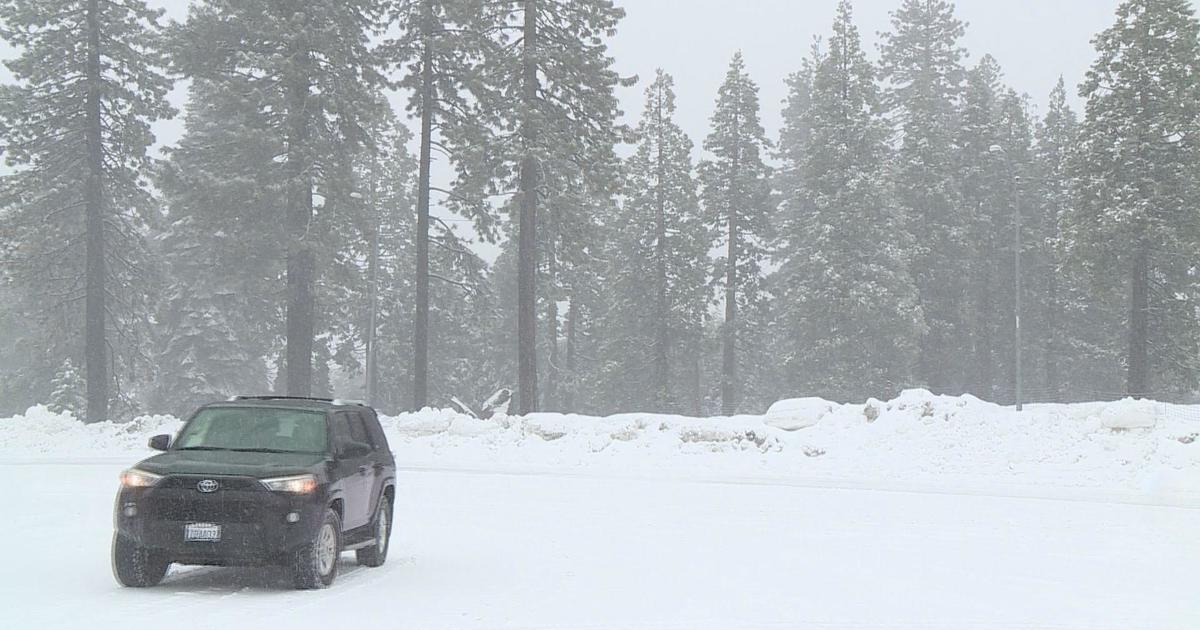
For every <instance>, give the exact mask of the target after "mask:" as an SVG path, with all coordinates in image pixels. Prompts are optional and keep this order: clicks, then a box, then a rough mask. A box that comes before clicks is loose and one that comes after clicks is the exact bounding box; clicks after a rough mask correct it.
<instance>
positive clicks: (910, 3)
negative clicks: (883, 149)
mask: <svg viewBox="0 0 1200 630" xmlns="http://www.w3.org/2000/svg"><path fill="white" fill-rule="evenodd" d="M964 30H965V25H964V24H963V23H962V22H961V21H959V20H958V19H957V18H956V17H955V16H954V5H953V4H952V3H950V2H949V1H947V0H904V3H903V4H902V5H901V7H900V8H899V9H898V10H896V11H895V12H893V13H892V32H890V33H884V34H883V36H882V37H883V41H882V44H881V52H882V65H881V70H882V72H881V76H882V78H883V79H885V80H886V81H887V83H888V87H889V92H888V94H887V104H888V108H889V110H890V114H891V117H892V119H893V121H894V123H895V124H896V126H897V130H898V132H899V142H900V147H899V154H898V155H897V157H896V160H895V162H894V164H895V168H894V169H893V173H892V181H893V182H894V184H895V188H896V197H897V199H898V200H899V203H900V207H901V209H902V210H903V212H904V214H905V216H907V217H909V220H910V221H911V227H910V228H909V229H910V231H911V232H912V233H913V234H914V235H915V236H916V248H915V256H914V259H913V262H912V273H913V276H914V277H915V278H916V282H917V288H918V289H919V291H920V297H921V308H922V311H923V312H924V314H925V321H926V324H927V326H928V333H927V334H926V335H925V338H924V339H923V341H922V344H921V359H920V363H919V370H918V375H919V377H920V378H921V379H922V380H923V381H924V382H925V383H926V384H927V385H928V386H929V387H931V388H932V389H933V390H935V391H939V392H954V391H961V390H963V389H964V388H965V387H966V385H967V383H966V379H965V378H964V377H963V375H965V374H967V373H968V370H967V369H966V363H965V360H964V358H965V357H966V356H968V352H967V350H968V349H969V347H970V328H969V326H968V323H967V321H966V320H967V314H966V311H965V305H966V303H967V300H966V296H967V280H968V278H967V274H965V273H963V272H962V261H964V260H966V259H967V258H968V255H967V250H968V248H967V243H966V241H965V238H964V235H965V231H966V224H967V221H968V220H967V218H966V217H965V216H964V214H963V206H962V203H961V201H960V200H959V199H958V196H957V193H956V189H957V186H956V182H955V174H956V171H957V165H956V164H955V162H954V130H955V128H956V121H955V106H956V103H957V101H958V98H959V96H960V95H961V94H962V89H963V77H964V71H963V68H962V59H963V57H964V56H965V54H966V53H965V51H964V50H963V49H962V47H960V46H959V43H958V42H959V39H960V38H961V37H962V36H963V32H964Z"/></svg>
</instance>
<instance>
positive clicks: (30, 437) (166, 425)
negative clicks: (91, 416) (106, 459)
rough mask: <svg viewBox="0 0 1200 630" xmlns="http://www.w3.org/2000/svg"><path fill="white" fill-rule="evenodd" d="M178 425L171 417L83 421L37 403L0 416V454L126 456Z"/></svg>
mask: <svg viewBox="0 0 1200 630" xmlns="http://www.w3.org/2000/svg"><path fill="white" fill-rule="evenodd" d="M181 424H182V423H181V422H180V421H179V420H178V419H176V418H175V417H174V416H140V417H138V418H135V419H134V420H133V421H131V422H125V423H114V422H100V423H97V424H84V423H82V422H80V421H78V420H76V419H75V417H74V416H72V415H71V414H69V413H54V412H53V411H50V410H49V409H47V408H46V406H45V405H37V406H36V407H30V408H29V410H28V411H26V412H25V413H24V414H23V415H19V416H13V417H11V418H0V457H9V458H11V457H35V456H40V455H52V456H55V457H98V456H101V457H102V456H109V455H111V456H126V455H128V454H131V453H141V452H143V451H145V450H146V448H147V447H146V442H147V441H148V440H149V439H150V436H152V435H158V434H161V433H171V434H174V433H175V432H176V431H178V430H179V427H180V426H181Z"/></svg>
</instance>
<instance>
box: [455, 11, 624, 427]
mask: <svg viewBox="0 0 1200 630" xmlns="http://www.w3.org/2000/svg"><path fill="white" fill-rule="evenodd" d="M480 10H481V11H484V12H486V13H487V14H489V15H492V16H493V17H492V18H491V19H490V20H489V21H488V23H489V24H492V25H493V33H492V34H493V37H492V40H493V42H492V44H491V45H490V46H488V47H487V49H486V50H485V51H484V56H483V58H482V65H481V72H482V73H484V79H485V80H484V83H485V85H486V89H483V90H481V91H480V93H479V94H477V95H476V101H477V103H478V109H477V110H476V112H475V114H476V115H478V116H480V117H481V120H483V121H486V122H487V123H488V124H490V125H491V126H492V128H494V129H499V130H501V133H499V134H497V136H496V137H495V138H494V139H493V141H492V142H490V143H486V145H485V146H478V147H476V154H475V155H474V156H467V155H464V156H463V157H464V159H465V160H467V162H466V163H467V164H470V165H471V166H470V167H469V168H467V169H466V171H467V172H473V174H472V175H471V176H470V177H460V178H459V181H458V186H459V189H460V190H461V191H462V192H463V194H465V195H467V196H468V197H469V198H473V199H480V198H484V197H486V196H487V195H488V194H489V193H498V192H502V191H503V192H510V191H511V192H515V193H516V196H515V203H514V204H512V207H513V210H514V211H515V218H516V220H515V221H514V223H515V227H516V229H515V230H513V235H514V237H515V239H516V243H517V261H516V262H517V291H516V293H515V296H516V299H517V344H516V348H515V350H516V354H517V359H518V360H517V370H516V371H517V380H518V388H517V389H518V391H517V405H516V407H515V409H516V410H517V411H519V412H521V413H528V412H530V411H534V410H536V409H537V408H538V406H539V404H540V402H541V398H540V397H539V395H538V367H537V365H538V361H537V350H538V334H537V329H538V315H537V311H538V304H539V302H538V284H539V279H538V267H539V263H541V265H542V268H543V269H544V271H545V277H544V279H543V280H544V286H545V287H547V290H548V291H549V292H550V293H551V295H553V296H554V297H557V296H558V295H557V294H556V293H555V291H556V290H559V289H560V287H563V286H568V287H569V286H570V284H571V282H572V281H571V280H570V279H569V278H568V279H566V281H564V279H562V278H560V277H559V273H560V270H559V269H558V268H557V267H556V265H557V264H558V263H559V262H562V261H563V260H564V259H563V256H564V254H570V255H574V254H577V253H580V252H585V251H586V246H587V244H588V241H587V240H579V239H571V238H570V235H569V234H568V233H566V232H564V231H563V230H565V229H566V228H574V227H576V226H580V225H594V224H595V220H594V218H593V217H590V216H588V212H589V211H590V210H591V209H594V208H596V207H598V206H603V203H602V202H603V200H604V198H605V196H606V194H608V192H609V191H610V190H611V186H612V183H613V181H614V180H615V179H616V166H617V160H616V156H615V154H614V151H613V147H614V145H615V143H616V142H617V141H618V140H620V138H621V135H622V134H621V131H622V130H621V128H620V127H618V126H617V124H616V119H617V117H618V116H619V115H620V110H619V107H618V102H617V97H616V94H615V89H616V87H617V86H618V85H620V84H622V83H623V81H622V79H621V78H620V77H618V75H617V74H616V72H615V71H614V70H613V68H612V58H611V56H610V55H609V52H608V47H607V44H606V43H605V39H606V37H609V36H611V35H612V33H613V31H614V29H615V27H616V24H617V22H618V21H619V20H620V19H621V18H622V17H623V16H624V11H623V10H621V9H619V8H617V7H615V6H614V5H613V3H612V1H611V0H521V1H519V2H512V1H509V0H484V1H483V2H482V5H481V7H480ZM539 212H541V213H543V214H552V215H553V216H550V217H549V218H543V217H539ZM543 226H548V227H549V228H550V229H549V231H548V233H547V234H545V235H541V234H539V230H541V229H542V227H543ZM547 248H549V249H547ZM556 303H557V302H556V301H555V300H554V298H553V297H552V298H551V299H549V300H547V302H546V308H547V318H546V321H547V326H548V327H552V332H551V334H550V335H548V336H547V337H548V338H549V342H550V343H552V344H557V343H558V333H557V326H558V323H557V316H556V314H555V306H554V305H553V304H556Z"/></svg>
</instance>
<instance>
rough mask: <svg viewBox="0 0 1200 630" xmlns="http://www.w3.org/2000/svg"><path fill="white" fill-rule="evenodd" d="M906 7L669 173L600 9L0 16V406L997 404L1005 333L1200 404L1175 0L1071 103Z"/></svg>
mask: <svg viewBox="0 0 1200 630" xmlns="http://www.w3.org/2000/svg"><path fill="white" fill-rule="evenodd" d="M897 2H898V3H899V4H900V6H899V8H897V9H896V10H895V11H894V12H893V13H892V27H891V29H890V31H889V32H887V33H884V34H883V35H882V42H881V45H880V47H879V51H878V54H868V52H867V51H865V50H864V49H863V46H862V41H861V37H860V35H859V32H858V30H857V29H856V27H855V25H854V20H853V17H852V11H851V5H850V3H849V2H847V1H843V2H840V3H839V5H838V12H837V17H836V20H835V22H834V24H833V26H832V30H831V31H830V32H829V34H828V35H827V36H825V37H823V38H821V39H819V40H817V41H815V42H814V43H813V45H812V48H811V51H809V52H808V53H807V54H805V55H799V56H797V59H796V63H795V67H796V72H795V73H794V74H792V75H791V76H790V77H789V78H788V97H787V99H786V101H785V102H784V103H783V104H782V107H783V127H782V129H781V130H779V132H778V135H777V136H769V135H768V134H767V132H766V131H765V130H764V129H763V126H762V124H761V123H760V119H759V113H760V107H761V105H760V103H759V100H758V93H757V92H758V90H757V86H756V85H755V83H754V81H753V80H752V79H751V78H750V77H749V76H748V74H747V71H746V69H745V66H744V63H743V59H742V57H741V55H740V54H739V55H735V56H734V58H733V60H732V61H731V63H730V65H729V67H728V68H726V69H725V80H724V83H723V84H722V85H721V88H720V90H719V92H718V93H717V95H716V100H715V107H714V109H713V113H712V117H711V129H710V131H709V133H708V135H707V136H706V137H705V138H704V139H703V141H702V144H701V147H702V149H703V151H702V152H701V154H702V155H703V156H704V158H703V159H702V160H701V161H700V163H698V164H695V163H693V161H692V157H691V156H692V155H693V153H694V150H693V149H694V144H693V142H694V141H693V139H691V138H688V137H687V135H686V134H684V133H683V131H682V130H681V129H680V128H679V126H678V125H677V124H676V123H675V121H674V114H675V109H676V102H675V93H674V90H673V81H672V78H671V76H670V74H668V73H667V72H665V71H661V70H660V71H659V72H658V73H657V74H656V75H655V76H654V77H647V78H646V89H645V95H646V99H645V107H644V110H643V111H642V113H641V116H640V119H639V122H638V123H637V125H636V127H633V128H627V127H624V126H622V125H621V124H619V123H618V122H617V121H618V118H619V117H620V115H621V112H620V111H619V106H618V100H617V97H616V95H615V90H616V89H617V88H618V87H620V86H622V85H629V84H630V83H631V82H632V81H634V79H629V78H623V77H621V76H619V75H618V74H617V73H616V72H615V71H614V68H613V58H612V53H611V51H610V50H609V49H608V48H607V44H606V42H607V41H608V40H610V39H611V37H612V36H613V34H614V33H615V31H616V29H618V28H619V26H620V20H621V18H622V17H623V14H624V12H623V11H622V10H621V9H620V8H618V7H616V6H614V5H613V3H612V2H611V1H610V0H279V1H274V2H243V1H242V0H195V2H193V4H192V6H191V8H190V11H189V14H188V17H187V19H186V20H185V21H184V22H182V23H170V24H164V23H163V22H162V16H161V13H160V12H156V11H154V10H151V9H149V8H147V6H146V5H145V3H144V1H143V0H3V1H0V37H2V38H3V39H4V40H5V41H6V42H7V43H8V44H9V45H10V46H12V47H13V48H14V49H15V50H16V51H17V53H18V56H17V57H16V58H15V59H13V60H11V61H9V62H8V63H7V66H8V68H9V70H10V71H11V73H12V76H13V77H14V81H13V83H11V84H9V85H4V86H0V153H2V154H3V156H4V158H5V159H6V160H7V162H8V164H9V165H10V169H9V174H8V175H6V176H4V177H3V178H2V179H0V412H2V413H10V412H14V411H19V410H22V409H23V408H24V407H25V406H28V405H30V404H34V403H37V402H47V401H48V402H50V403H52V405H53V406H55V407H56V408H58V409H64V410H70V411H73V412H75V413H76V414H77V415H78V416H79V417H81V418H84V419H86V420H87V421H102V420H105V419H108V418H110V417H123V416H128V415H129V414H131V413H133V412H135V411H138V412H173V413H184V412H186V411H187V410H188V409H189V408H191V407H193V406H194V405H196V404H198V403H200V402H203V401H206V400H210V399H214V398H223V397H226V396H228V395H230V394H233V393H245V392H261V391H277V392H281V393H290V394H299V395H329V394H331V393H333V392H334V391H336V392H337V393H339V394H340V395H343V396H361V397H367V398H369V399H371V401H372V402H374V403H375V404H377V405H378V406H379V407H380V408H381V409H383V410H385V411H398V410H401V409H406V408H414V407H417V408H419V407H422V406H425V405H445V404H447V403H448V402H449V401H450V399H451V397H457V398H458V399H461V400H463V401H467V402H468V403H475V402H478V401H482V400H484V399H485V398H487V397H488V396H489V395H490V394H491V393H493V392H494V391H496V390H498V389H500V388H512V389H514V390H515V391H516V398H515V400H514V406H513V409H514V411H526V412H527V411H533V410H538V409H541V410H566V411H579V412H586V413H590V414H604V413H611V412H618V411H632V410H644V411H662V412H678V413H687V414H704V415H709V414H715V413H722V412H723V413H733V412H739V411H759V412H761V411H762V410H763V409H764V408H765V406H766V405H767V404H769V402H771V401H772V400H774V399H777V398H781V397H793V396H802V395H816V396H823V397H826V398H830V399H836V400H861V399H865V398H866V397H868V396H875V397H879V398H883V397H887V396H890V395H892V394H894V393H895V392H897V391H898V390H900V389H903V388H908V387H918V386H919V387H927V388H929V389H932V390H934V391H935V392H944V393H961V392H970V393H972V394H975V395H976V396H979V397H981V398H985V399H992V400H997V401H999V402H1011V401H1012V400H1013V399H1014V398H1015V390H1014V386H1015V383H1016V380H1017V379H1016V376H1017V372H1018V366H1017V356H1018V354H1017V344H1016V339H1017V338H1018V334H1017V333H1018V322H1019V329H1020V339H1021V343H1020V346H1019V347H1020V350H1021V353H1020V356H1021V359H1020V361H1021V363H1020V371H1021V373H1022V376H1023V378H1022V382H1023V385H1024V387H1025V391H1026V392H1028V393H1029V394H1031V395H1030V396H1026V398H1029V397H1033V398H1037V399H1040V400H1065V399H1086V398H1092V397H1095V396H1096V392H1104V393H1105V394H1104V396H1103V397H1112V396H1116V395H1120V394H1133V395H1153V396H1159V397H1165V398H1183V397H1186V396H1188V395H1190V394H1191V393H1193V392H1195V391H1196V390H1197V377H1198V376H1200V317H1198V311H1197V306H1198V304H1200V303H1198V302H1197V300H1200V286H1198V275H1200V255H1198V253H1200V80H1198V79H1197V78H1198V77H1200V23H1198V22H1197V19H1196V16H1195V15H1194V11H1193V9H1192V7H1191V4H1190V3H1189V2H1188V1H1187V0H1126V1H1125V2H1124V3H1123V4H1122V5H1121V6H1120V8H1119V9H1118V12H1117V15H1116V18H1115V22H1114V24H1113V26H1112V27H1111V28H1109V29H1108V30H1106V31H1104V32H1102V33H1100V34H1099V35H1098V36H1097V37H1096V38H1095V40H1094V45H1095V48H1096V60H1095V62H1094V64H1093V65H1092V67H1091V70H1090V71H1089V72H1088V74H1087V76H1086V78H1085V80H1084V81H1083V83H1082V85H1080V86H1079V88H1078V89H1079V94H1080V96H1081V97H1082V98H1084V99H1085V101H1086V110H1085V111H1084V112H1082V115H1077V114H1076V113H1075V112H1073V111H1072V110H1071V109H1070V107H1069V106H1068V91H1067V90H1068V86H1066V85H1064V84H1063V83H1062V82H1061V81H1060V83H1059V85H1058V86H1057V87H1056V88H1055V89H1054V91H1053V93H1052V94H1051V95H1050V98H1049V106H1048V107H1047V108H1046V109H1045V111H1044V112H1040V113H1037V114H1035V113H1034V112H1033V109H1032V107H1031V106H1030V103H1029V99H1028V97H1027V96H1025V95H1023V94H1021V93H1019V92H1017V91H1016V90H1014V89H1013V88H1011V87H1008V86H1007V85H1005V83H1004V78H1003V73H1002V71H1001V68H1000V67H999V65H998V64H997V63H996V61H995V59H993V58H992V57H990V56H988V55H983V56H982V57H980V58H979V59H978V61H977V62H973V63H972V64H971V65H970V66H969V67H968V66H967V63H966V58H967V55H966V51H965V50H964V49H963V48H962V47H961V45H960V40H961V39H962V37H963V34H964V29H965V25H964V24H963V23H962V22H961V21H959V20H958V19H957V18H956V17H955V15H954V6H953V3H952V2H948V1H945V0H897ZM1047 63H1053V60H1047ZM712 70H713V72H714V73H715V72H720V71H721V69H720V68H713V69H712ZM185 80H186V82H187V83H186V85H187V86H188V90H189V96H188V101H187V106H186V108H185V110H184V112H185V113H181V112H178V111H176V110H175V109H174V108H172V106H171V105H170V103H169V102H168V100H167V95H168V93H169V91H170V89H171V88H172V86H173V85H175V84H176V83H177V82H179V81H185ZM394 93H399V94H402V95H403V96H404V98H406V99H407V108H406V111H405V112H396V111H393V109H392V107H391V105H390V104H389V100H388V98H387V96H388V95H389V94H394ZM177 116H182V117H183V123H184V126H185V133H184V135H183V137H182V139H181V140H180V141H179V142H178V143H177V144H176V145H174V146H170V147H167V148H166V149H165V151H164V155H165V157H164V159H162V160H158V159H154V158H152V157H151V156H150V153H149V151H150V149H151V147H152V146H154V143H155V140H154V138H153V135H152V134H151V131H150V129H151V124H152V123H154V122H155V121H161V120H164V119H169V118H172V117H177ZM403 120H408V121H410V124H409V125H406V124H405V122H403ZM410 126H411V129H410ZM621 145H631V147H632V148H631V150H630V151H618V147H620V146H621ZM410 146H416V147H418V150H417V151H416V155H413V154H412V152H410V150H409V148H408V147H410ZM618 155H629V156H630V157H628V158H627V159H621V158H619V157H618ZM434 162H440V163H444V164H446V165H448V167H447V168H445V169H438V172H446V173H449V176H448V177H445V178H438V179H445V180H446V181H434V179H435V178H434V177H432V176H431V164H433V163H434ZM431 207H433V208H434V209H435V212H432V213H431V212H430V208H431ZM476 240H486V241H491V242H496V243H500V244H501V252H502V253H501V254H500V256H499V258H498V260H496V261H495V263H494V264H490V265H489V264H487V263H486V262H485V261H484V260H482V259H481V258H480V257H479V256H478V254H477V252H476V249H477V248H475V247H474V246H473V244H472V241H476ZM1018 287H1019V289H1018ZM1018 304H1020V309H1019V312H1018V308H1017V305H1018Z"/></svg>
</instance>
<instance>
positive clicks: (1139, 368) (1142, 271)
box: [1125, 242, 1150, 397]
mask: <svg viewBox="0 0 1200 630" xmlns="http://www.w3.org/2000/svg"><path fill="white" fill-rule="evenodd" d="M1137 247H1138V250H1137V253H1136V254H1135V256H1134V260H1133V268H1132V269H1131V273H1130V276H1131V277H1130V280H1131V282H1130V293H1131V296H1130V297H1131V299H1130V304H1129V379H1128V382H1127V384H1126V388H1125V389H1126V392H1125V393H1127V394H1128V395H1130V396H1138V397H1143V396H1148V395H1149V394H1150V391H1149V384H1150V374H1149V372H1150V360H1149V352H1148V349H1147V343H1148V336H1149V319H1150V317H1149V315H1150V290H1149V289H1150V287H1149V284H1150V274H1149V261H1148V256H1147V253H1146V245H1145V243H1143V242H1139V243H1138V246H1137Z"/></svg>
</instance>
